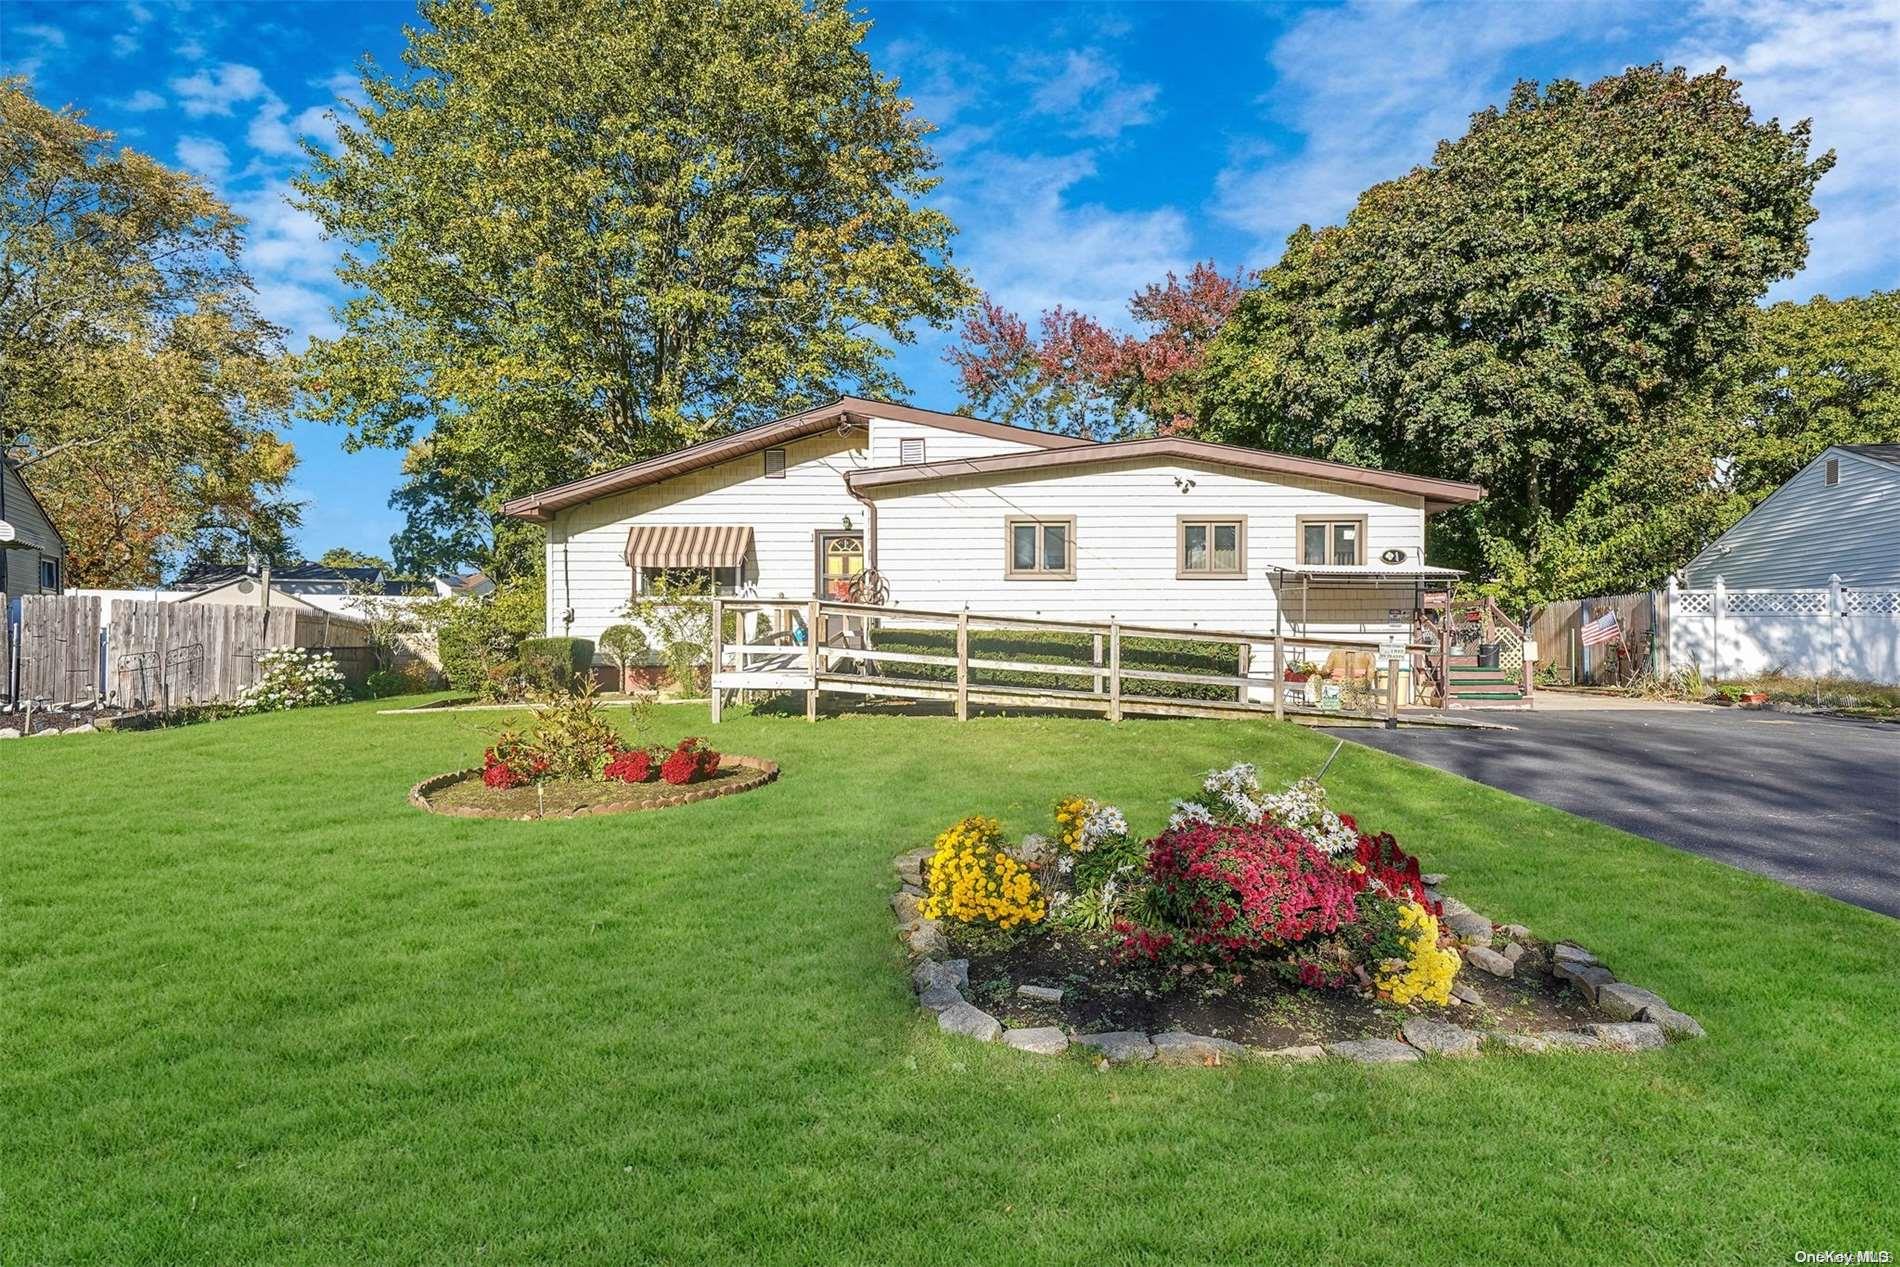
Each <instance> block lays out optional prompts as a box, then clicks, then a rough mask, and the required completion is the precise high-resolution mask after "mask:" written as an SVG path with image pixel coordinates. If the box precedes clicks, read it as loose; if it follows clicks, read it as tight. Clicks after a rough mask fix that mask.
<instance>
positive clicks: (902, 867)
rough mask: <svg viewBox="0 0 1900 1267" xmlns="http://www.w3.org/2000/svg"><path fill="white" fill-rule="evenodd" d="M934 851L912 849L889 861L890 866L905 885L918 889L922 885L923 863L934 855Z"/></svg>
mask: <svg viewBox="0 0 1900 1267" xmlns="http://www.w3.org/2000/svg"><path fill="white" fill-rule="evenodd" d="M936 852H937V851H936V850H935V849H913V850H911V851H910V852H909V853H900V854H898V855H897V856H896V857H895V858H893V859H891V865H892V866H894V867H896V868H897V874H898V875H899V876H900V877H902V878H903V880H904V881H905V882H906V883H909V884H914V885H916V886H917V887H919V888H922V887H923V883H924V862H925V860H926V859H928V858H931V857H932V856H934V855H935V854H936Z"/></svg>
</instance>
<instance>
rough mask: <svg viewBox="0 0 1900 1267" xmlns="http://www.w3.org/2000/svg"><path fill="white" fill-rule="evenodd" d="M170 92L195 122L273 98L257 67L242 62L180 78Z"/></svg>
mask: <svg viewBox="0 0 1900 1267" xmlns="http://www.w3.org/2000/svg"><path fill="white" fill-rule="evenodd" d="M180 51H181V52H182V51H183V50H180ZM171 89H172V91H173V92H174V93H176V94H177V95H178V104H179V106H180V107H181V108H182V109H183V110H184V112H185V113H186V114H187V115H189V116H191V117H192V118H194V119H201V118H203V117H204V116H205V115H208V114H217V115H228V114H230V113H231V107H232V106H234V105H238V104H240V103H242V102H246V101H256V100H259V99H260V98H272V97H273V94H272V93H271V91H270V89H268V88H266V87H265V86H264V76H263V75H262V74H261V73H260V72H259V71H258V69H257V67H255V66H246V65H244V64H242V63H241V62H225V63H223V64H222V65H220V66H216V67H213V68H212V69H210V70H201V71H198V72H196V73H195V74H191V75H183V76H180V77H179V78H177V79H174V80H172V81H171Z"/></svg>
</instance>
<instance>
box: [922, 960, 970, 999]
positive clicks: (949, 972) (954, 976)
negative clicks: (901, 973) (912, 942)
mask: <svg viewBox="0 0 1900 1267" xmlns="http://www.w3.org/2000/svg"><path fill="white" fill-rule="evenodd" d="M910 979H911V980H912V981H915V982H916V983H917V989H918V991H919V992H920V993H921V992H922V991H924V990H926V989H928V988H929V987H930V986H933V985H938V984H942V985H947V986H949V987H951V988H952V989H955V990H967V989H969V988H970V961H969V960H968V959H925V960H922V961H920V962H919V963H918V964H917V966H916V967H915V968H913V969H912V970H911V974H910Z"/></svg>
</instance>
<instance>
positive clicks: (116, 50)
mask: <svg viewBox="0 0 1900 1267" xmlns="http://www.w3.org/2000/svg"><path fill="white" fill-rule="evenodd" d="M138 51H139V37H138V36H136V35H132V34H129V33H127V32H125V31H121V32H119V33H118V34H117V35H115V36H113V37H112V55H113V56H114V57H130V56H132V54H134V53H136V52H138Z"/></svg>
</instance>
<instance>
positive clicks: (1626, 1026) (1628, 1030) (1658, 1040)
mask: <svg viewBox="0 0 1900 1267" xmlns="http://www.w3.org/2000/svg"><path fill="white" fill-rule="evenodd" d="M1590 1032H1591V1033H1592V1034H1595V1035H1596V1038H1597V1041H1598V1042H1600V1043H1602V1044H1603V1045H1604V1046H1605V1047H1613V1048H1615V1049H1616V1050H1617V1051H1654V1050H1655V1049H1656V1048H1658V1047H1661V1046H1663V1045H1665V1044H1666V1043H1668V1041H1669V1039H1668V1038H1666V1037H1665V1036H1664V1035H1663V1032H1662V1026H1660V1025H1651V1024H1650V1023H1649V1022H1648V1021H1615V1022H1611V1023H1608V1024H1604V1023H1598V1024H1595V1025H1592V1026H1591V1027H1590Z"/></svg>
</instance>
